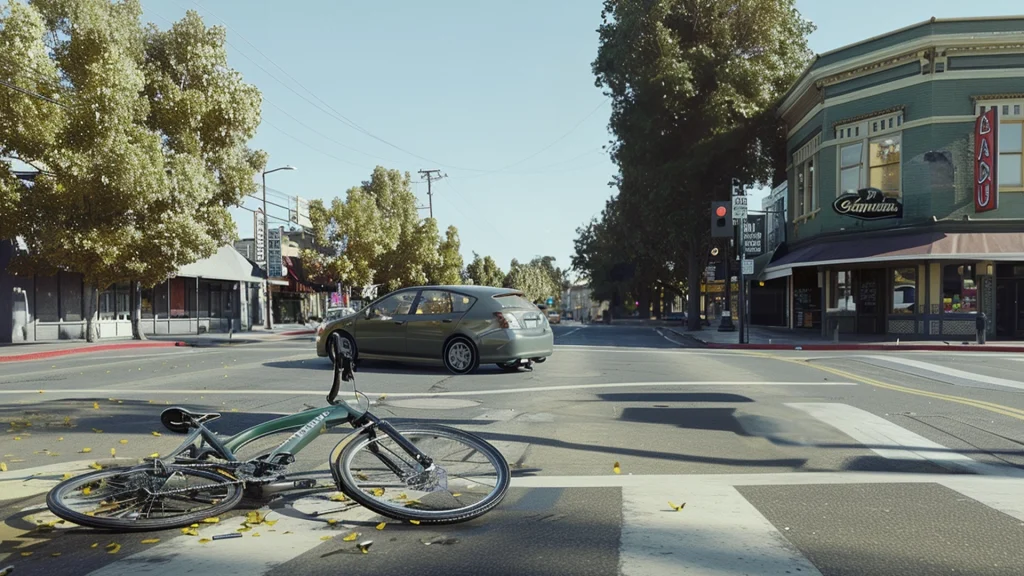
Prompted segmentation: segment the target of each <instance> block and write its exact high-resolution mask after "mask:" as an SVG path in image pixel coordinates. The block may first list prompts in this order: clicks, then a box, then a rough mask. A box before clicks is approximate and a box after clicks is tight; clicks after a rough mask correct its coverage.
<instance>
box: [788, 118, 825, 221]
mask: <svg viewBox="0 0 1024 576" xmlns="http://www.w3.org/2000/svg"><path fill="white" fill-rule="evenodd" d="M820 145H821V134H818V135H817V136H815V137H814V138H812V139H811V140H810V141H809V142H808V143H807V144H804V146H803V147H801V148H800V149H799V150H798V151H797V152H796V153H795V154H793V172H794V175H793V180H794V182H793V202H792V205H793V206H794V208H795V210H794V211H793V219H794V221H798V220H800V219H802V218H803V217H809V216H810V215H812V214H814V213H815V212H817V211H818V194H817V191H818V189H817V182H818V180H817V176H816V174H815V168H816V166H817V153H818V147H819V146H820Z"/></svg>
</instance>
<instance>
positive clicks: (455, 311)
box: [405, 290, 473, 359]
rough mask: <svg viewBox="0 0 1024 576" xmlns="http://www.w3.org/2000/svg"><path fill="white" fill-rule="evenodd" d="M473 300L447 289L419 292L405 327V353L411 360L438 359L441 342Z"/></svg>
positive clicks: (442, 343) (441, 346) (442, 342)
mask: <svg viewBox="0 0 1024 576" xmlns="http://www.w3.org/2000/svg"><path fill="white" fill-rule="evenodd" d="M472 301H473V298H472V297H471V296H464V295H462V294H452V293H451V292H448V291H447V290H423V291H422V292H420V297H419V299H418V300H417V301H416V309H415V311H414V312H413V314H412V315H411V316H410V317H409V323H408V327H407V328H406V340H405V342H406V352H407V354H408V355H409V356H410V357H412V358H420V359H428V358H430V359H438V358H440V357H441V353H442V348H443V347H444V342H445V340H446V339H447V338H448V336H449V335H450V334H451V333H452V331H453V330H454V329H455V327H456V326H458V324H459V320H460V319H461V318H462V316H463V314H465V313H466V311H467V310H469V307H470V306H472Z"/></svg>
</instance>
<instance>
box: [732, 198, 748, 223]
mask: <svg viewBox="0 0 1024 576" xmlns="http://www.w3.org/2000/svg"><path fill="white" fill-rule="evenodd" d="M746 219H747V197H746V196H733V197H732V220H733V222H736V221H739V222H743V221H744V220H746Z"/></svg>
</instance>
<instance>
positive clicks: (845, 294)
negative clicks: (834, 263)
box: [828, 270, 857, 312]
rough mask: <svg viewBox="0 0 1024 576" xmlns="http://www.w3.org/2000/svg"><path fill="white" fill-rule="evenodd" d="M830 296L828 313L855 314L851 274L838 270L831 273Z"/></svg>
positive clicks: (855, 307)
mask: <svg viewBox="0 0 1024 576" xmlns="http://www.w3.org/2000/svg"><path fill="white" fill-rule="evenodd" d="M831 276H832V294H831V298H830V301H829V308H828V311H829V312H855V311H856V310H857V303H856V300H855V299H854V297H853V272H851V271H850V270H840V271H838V272H832V274H831Z"/></svg>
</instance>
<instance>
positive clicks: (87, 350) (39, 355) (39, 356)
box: [0, 342, 188, 362]
mask: <svg viewBox="0 0 1024 576" xmlns="http://www.w3.org/2000/svg"><path fill="white" fill-rule="evenodd" d="M176 346H188V344H186V343H185V342H125V343H123V344H100V345H99V346H83V347H81V348H65V349H64V350H48V351H46V352H31V353H29V354H16V355H13V356H0V362H26V361H29V360H45V359H46V358H55V357H57V356H68V355H71V354H91V353H93V352H108V351H111V350H128V349H130V348H171V347H176Z"/></svg>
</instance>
